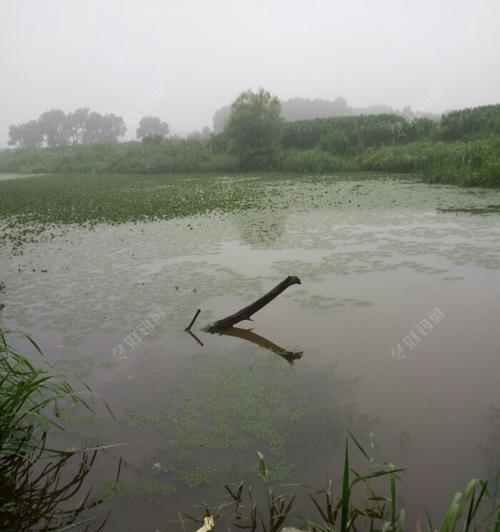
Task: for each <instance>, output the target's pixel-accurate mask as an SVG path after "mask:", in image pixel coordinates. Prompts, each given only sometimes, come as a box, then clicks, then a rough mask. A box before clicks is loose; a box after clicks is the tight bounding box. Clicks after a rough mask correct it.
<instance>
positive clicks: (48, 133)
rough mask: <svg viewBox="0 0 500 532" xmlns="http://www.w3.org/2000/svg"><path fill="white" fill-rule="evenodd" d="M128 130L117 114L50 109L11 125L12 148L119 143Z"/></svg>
mask: <svg viewBox="0 0 500 532" xmlns="http://www.w3.org/2000/svg"><path fill="white" fill-rule="evenodd" d="M167 127H168V126H167ZM126 129H127V128H126V126H125V122H124V121H123V118H122V117H120V116H116V115H114V114H106V115H101V114H99V113H96V112H90V111H89V109H87V108H85V109H77V110H76V111H74V112H72V113H68V114H66V113H64V111H61V110H60V109H51V110H50V111H46V112H45V113H42V114H41V115H40V117H39V118H38V119H37V120H31V121H29V122H26V123H24V124H16V125H12V126H10V128H9V145H10V146H20V147H21V148H40V146H47V147H48V148H55V147H57V146H66V145H68V144H80V143H83V144H88V143H92V142H117V141H118V139H119V138H120V137H123V135H125V131H126Z"/></svg>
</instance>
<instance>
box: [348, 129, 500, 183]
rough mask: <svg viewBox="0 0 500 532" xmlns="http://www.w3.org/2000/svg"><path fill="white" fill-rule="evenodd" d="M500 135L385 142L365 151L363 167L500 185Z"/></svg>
mask: <svg viewBox="0 0 500 532" xmlns="http://www.w3.org/2000/svg"><path fill="white" fill-rule="evenodd" d="M499 154H500V137H491V138H485V139H478V140H473V141H465V142H453V143H443V142H441V143H430V142H419V143H412V144H407V145H404V146H385V147H383V148H380V149H378V150H375V151H372V152H369V153H368V154H367V155H363V156H362V157H361V158H360V159H359V161H358V164H359V166H360V167H361V168H362V169H363V170H378V171H382V170H383V171H388V172H412V173H419V174H421V175H422V177H423V179H424V180H426V181H429V182H440V183H450V184H460V185H482V186H500V159H499Z"/></svg>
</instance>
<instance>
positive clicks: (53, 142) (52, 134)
mask: <svg viewBox="0 0 500 532" xmlns="http://www.w3.org/2000/svg"><path fill="white" fill-rule="evenodd" d="M38 123H39V126H40V129H41V131H42V133H43V135H44V137H45V142H46V144H47V146H48V147H49V148H55V147H56V146H64V145H65V144H67V143H68V133H67V130H66V115H65V114H64V111H61V110H60V109H51V110H50V111H46V112H45V113H42V114H41V115H40V118H39V119H38Z"/></svg>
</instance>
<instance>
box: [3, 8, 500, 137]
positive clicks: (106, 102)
mask: <svg viewBox="0 0 500 532" xmlns="http://www.w3.org/2000/svg"><path fill="white" fill-rule="evenodd" d="M499 21H500V1H499V0H474V1H472V0H432V1H431V0H419V1H408V0H349V1H348V0H345V1H339V0H307V1H306V0H304V1H298V0H196V1H195V0H137V1H135V0H120V1H112V0H44V1H42V0H0V76H1V78H0V91H1V93H0V146H4V145H5V144H6V141H7V128H8V126H9V125H10V124H12V123H17V122H25V121H28V120H30V119H34V118H37V117H38V115H39V114H40V113H42V112H43V111H46V110H48V109H51V108H54V107H56V108H61V109H63V110H64V111H66V112H68V111H72V110H74V109H76V108H78V107H89V108H90V109H91V110H96V111H98V112H101V113H107V112H110V113H115V114H118V115H121V116H126V117H127V121H128V123H127V126H128V127H129V129H130V127H131V126H133V124H131V121H134V120H135V119H136V117H139V118H140V117H141V116H143V115H145V114H153V115H156V116H159V117H161V118H162V119H163V120H166V121H167V122H168V123H169V124H170V125H171V129H173V130H174V131H177V132H187V131H189V130H193V129H201V128H202V127H203V126H205V125H208V126H210V127H211V126H212V116H213V113H214V111H215V110H216V109H217V108H218V107H221V106H223V105H225V104H227V103H229V102H230V101H231V100H232V99H234V98H235V97H236V96H237V95H238V94H239V93H240V92H241V91H242V90H246V89H249V88H252V89H257V88H259V87H261V86H262V87H264V88H266V89H268V90H270V91H271V92H272V93H274V94H276V95H277V96H278V97H279V98H281V99H288V98H291V97H295V96H299V97H309V98H316V97H320V98H328V99H334V98H336V97H337V96H343V97H345V98H346V99H347V101H348V103H349V104H350V105H353V106H356V107H361V106H367V105H370V104H381V103H383V104H387V105H391V106H394V107H397V108H402V107H404V106H405V105H415V104H418V102H422V101H427V102H428V104H427V105H428V106H429V107H431V108H430V109H428V110H429V111H431V112H441V111H443V110H446V109H452V108H461V107H468V106H475V105H481V104H487V103H498V102H500V68H499V67H500V31H499V30H498V24H499ZM436 88H438V89H437V90H436ZM426 94H434V96H431V98H427V100H425V98H426ZM436 95H437V96H436ZM429 102H430V103H429ZM131 134H132V135H133V132H130V131H129V136H130V135H131Z"/></svg>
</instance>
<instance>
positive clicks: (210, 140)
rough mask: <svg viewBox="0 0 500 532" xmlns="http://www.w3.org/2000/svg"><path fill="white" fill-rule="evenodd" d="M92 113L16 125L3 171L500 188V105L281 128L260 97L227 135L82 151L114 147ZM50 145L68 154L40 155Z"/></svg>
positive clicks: (1, 156)
mask: <svg viewBox="0 0 500 532" xmlns="http://www.w3.org/2000/svg"><path fill="white" fill-rule="evenodd" d="M63 114H64V113H63ZM94 114H95V113H89V112H88V109H79V110H77V111H75V113H70V114H69V115H66V118H65V119H64V120H63V118H64V117H62V115H61V114H60V112H58V111H57V110H53V111H51V112H50V113H45V114H44V115H43V117H44V119H43V122H44V123H45V122H47V124H48V125H47V124H46V125H45V126H44V132H42V133H40V131H38V130H37V127H38V126H36V124H35V123H33V124H32V127H31V126H30V127H31V129H30V128H28V129H30V131H28V132H26V131H25V129H23V128H24V125H20V126H12V128H11V136H12V135H13V136H14V137H15V138H16V139H17V140H16V141H15V143H17V144H19V145H21V146H23V147H24V148H21V149H16V150H3V151H1V152H0V171H4V172H22V173H41V172H43V173H64V172H66V173H76V172H81V173H86V174H89V173H105V172H109V173H117V172H120V173H137V174H139V173H141V174H161V173H181V172H214V173H220V172H235V171H237V170H250V169H255V170H278V171H284V172H293V173H311V174H328V173H331V172H337V171H345V170H376V171H382V172H398V173H417V174H419V175H421V176H422V177H423V179H425V180H426V181H428V182H442V183H453V184H460V185H481V186H498V185H499V184H500V105H491V106H484V107H478V108H475V109H465V110H462V111H454V112H452V113H448V114H446V115H445V116H444V117H443V118H442V120H441V122H439V121H436V120H431V119H429V118H415V119H410V118H407V117H404V116H401V115H397V114H381V115H364V116H341V117H333V118H318V119H314V120H302V121H295V122H283V119H282V117H281V114H280V103H279V101H278V100H277V99H276V98H275V97H273V96H271V95H270V94H269V93H268V92H266V91H264V90H263V89H261V90H260V91H259V92H257V93H253V92H251V91H248V92H244V93H243V94H241V95H240V96H239V97H238V98H237V100H236V101H235V102H234V103H233V106H232V108H231V113H230V115H229V118H228V122H227V127H226V128H225V130H224V132H222V133H218V134H212V135H209V132H208V131H205V133H203V134H197V135H192V136H190V137H188V138H187V139H181V138H177V137H174V138H168V139H166V138H163V137H162V136H161V134H159V135H153V136H144V137H143V142H142V143H139V142H126V143H120V144H117V143H115V142H99V143H97V142H95V144H87V145H84V144H78V143H80V142H94V141H96V140H100V141H103V140H112V138H113V135H112V134H110V133H109V132H108V133H106V132H105V131H101V133H99V132H98V131H97V130H96V131H94V133H95V135H97V137H96V136H95V135H94V134H92V135H94V136H92V135H91V137H92V138H90V137H89V136H88V132H87V131H86V129H85V127H86V124H88V123H89V121H90V122H92V120H94V119H95V120H97V122H99V120H98V117H94ZM91 118H92V120H91ZM37 123H38V122H37ZM30 124H31V123H30ZM61 124H63V126H64V127H63V126H61ZM160 125H161V123H160ZM26 126H28V125H26ZM35 126H36V127H35ZM49 126H50V127H49ZM19 128H20V129H19ZM94 129H96V128H94ZM97 129H98V128H97ZM40 134H41V135H42V138H41V137H40ZM107 135H111V137H109V136H107ZM43 139H45V140H43ZM43 143H44V144H48V145H59V144H63V145H62V146H59V147H55V148H42V149H40V145H42V144H43Z"/></svg>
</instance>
